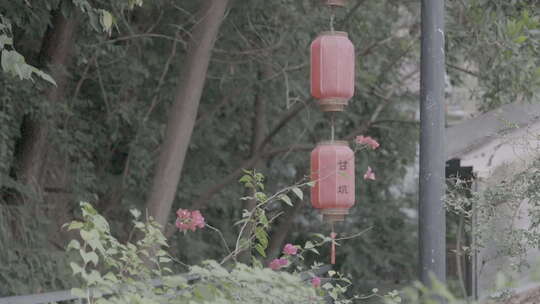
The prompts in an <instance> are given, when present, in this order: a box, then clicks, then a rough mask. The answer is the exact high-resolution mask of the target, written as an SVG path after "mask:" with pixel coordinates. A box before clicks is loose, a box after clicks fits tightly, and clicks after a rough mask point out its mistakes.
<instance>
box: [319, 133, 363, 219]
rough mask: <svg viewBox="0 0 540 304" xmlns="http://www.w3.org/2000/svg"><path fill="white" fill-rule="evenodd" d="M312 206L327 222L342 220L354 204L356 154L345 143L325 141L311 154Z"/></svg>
mask: <svg viewBox="0 0 540 304" xmlns="http://www.w3.org/2000/svg"><path fill="white" fill-rule="evenodd" d="M311 180H312V181H313V182H315V185H314V187H312V188H311V204H312V205H313V207H314V208H317V209H321V213H322V214H323V219H324V220H325V221H327V222H336V221H343V220H344V219H345V215H347V214H348V213H349V209H350V208H351V207H352V206H353V205H354V195H355V187H354V184H355V183H354V181H355V180H354V152H353V151H352V150H351V149H350V148H349V145H348V143H347V142H346V141H325V142H321V143H319V144H318V145H317V147H316V148H315V150H313V152H311Z"/></svg>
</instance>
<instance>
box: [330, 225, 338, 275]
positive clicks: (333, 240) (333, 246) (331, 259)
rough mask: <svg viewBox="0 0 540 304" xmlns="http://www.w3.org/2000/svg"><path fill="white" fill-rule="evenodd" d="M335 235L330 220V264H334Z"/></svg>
mask: <svg viewBox="0 0 540 304" xmlns="http://www.w3.org/2000/svg"><path fill="white" fill-rule="evenodd" d="M336 236H337V233H335V232H334V222H332V232H331V233H330V238H332V248H331V249H330V264H332V265H334V264H336Z"/></svg>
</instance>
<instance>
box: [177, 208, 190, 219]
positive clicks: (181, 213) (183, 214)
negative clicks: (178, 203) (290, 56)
mask: <svg viewBox="0 0 540 304" xmlns="http://www.w3.org/2000/svg"><path fill="white" fill-rule="evenodd" d="M176 216H177V217H178V218H179V219H181V220H187V219H189V218H190V217H191V212H190V211H189V210H186V209H178V210H177V211H176Z"/></svg>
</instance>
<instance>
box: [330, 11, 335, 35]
mask: <svg viewBox="0 0 540 304" xmlns="http://www.w3.org/2000/svg"><path fill="white" fill-rule="evenodd" d="M331 10H332V14H331V15H330V31H331V32H332V33H334V20H335V19H336V11H335V9H334V7H333V6H332V8H331Z"/></svg>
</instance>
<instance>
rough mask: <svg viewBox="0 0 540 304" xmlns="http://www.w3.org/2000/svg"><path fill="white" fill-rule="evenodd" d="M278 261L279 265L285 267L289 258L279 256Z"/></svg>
mask: <svg viewBox="0 0 540 304" xmlns="http://www.w3.org/2000/svg"><path fill="white" fill-rule="evenodd" d="M278 263H279V266H281V267H285V266H287V265H288V264H289V260H287V259H284V258H281V259H278Z"/></svg>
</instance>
